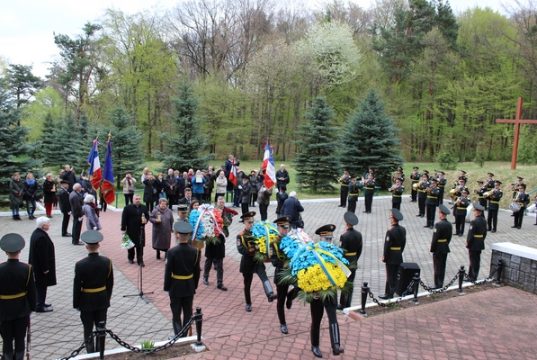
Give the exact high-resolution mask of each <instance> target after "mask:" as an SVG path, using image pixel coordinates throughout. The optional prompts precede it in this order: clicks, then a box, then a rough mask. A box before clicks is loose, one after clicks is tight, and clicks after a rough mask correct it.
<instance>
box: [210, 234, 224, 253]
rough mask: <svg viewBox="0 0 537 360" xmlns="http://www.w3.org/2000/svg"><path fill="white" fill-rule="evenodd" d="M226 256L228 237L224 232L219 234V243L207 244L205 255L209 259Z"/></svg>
mask: <svg viewBox="0 0 537 360" xmlns="http://www.w3.org/2000/svg"><path fill="white" fill-rule="evenodd" d="M225 256H226V237H225V236H224V235H223V234H220V235H219V236H218V241H217V243H215V244H213V243H206V244H205V257H206V258H209V259H223V258H224V257H225Z"/></svg>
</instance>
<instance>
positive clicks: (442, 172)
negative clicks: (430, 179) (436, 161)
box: [438, 170, 446, 175]
mask: <svg viewBox="0 0 537 360" xmlns="http://www.w3.org/2000/svg"><path fill="white" fill-rule="evenodd" d="M438 173H439V174H442V175H446V173H445V172H444V171H442V170H440V171H438Z"/></svg>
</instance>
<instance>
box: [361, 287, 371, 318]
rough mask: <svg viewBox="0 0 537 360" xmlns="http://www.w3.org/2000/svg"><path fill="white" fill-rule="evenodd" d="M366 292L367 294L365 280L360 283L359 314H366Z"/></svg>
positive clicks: (367, 289) (367, 288)
mask: <svg viewBox="0 0 537 360" xmlns="http://www.w3.org/2000/svg"><path fill="white" fill-rule="evenodd" d="M367 294H369V286H367V282H364V283H363V285H362V308H361V309H360V310H359V312H360V314H362V315H364V316H367V313H366V311H365V303H366V302H367Z"/></svg>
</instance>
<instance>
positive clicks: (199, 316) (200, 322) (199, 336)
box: [195, 307, 203, 346]
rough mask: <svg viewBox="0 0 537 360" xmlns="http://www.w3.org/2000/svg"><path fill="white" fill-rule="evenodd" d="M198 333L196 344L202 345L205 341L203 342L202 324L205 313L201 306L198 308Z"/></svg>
mask: <svg viewBox="0 0 537 360" xmlns="http://www.w3.org/2000/svg"><path fill="white" fill-rule="evenodd" d="M195 317H196V334H197V336H198V339H197V341H196V346H202V345H203V343H202V342H201V325H202V323H203V314H202V313H201V308H200V307H197V308H196V315H195Z"/></svg>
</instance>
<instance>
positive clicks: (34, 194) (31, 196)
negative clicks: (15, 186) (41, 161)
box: [22, 180, 39, 200]
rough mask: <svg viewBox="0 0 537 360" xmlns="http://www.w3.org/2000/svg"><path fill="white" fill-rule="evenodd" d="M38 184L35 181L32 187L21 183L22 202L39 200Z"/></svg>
mask: <svg viewBox="0 0 537 360" xmlns="http://www.w3.org/2000/svg"><path fill="white" fill-rule="evenodd" d="M38 191H39V184H38V183H37V180H36V181H35V182H34V184H33V185H28V183H27V182H26V181H24V182H23V183H22V198H23V199H24V200H37V199H38V198H39V194H38Z"/></svg>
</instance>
